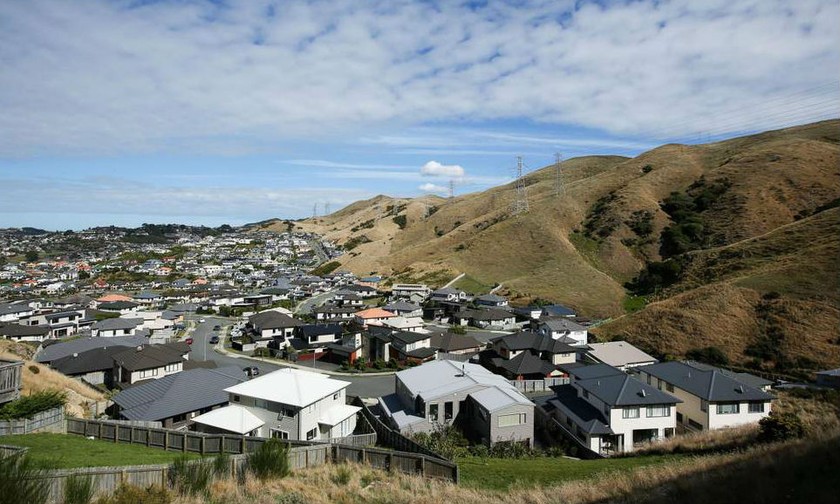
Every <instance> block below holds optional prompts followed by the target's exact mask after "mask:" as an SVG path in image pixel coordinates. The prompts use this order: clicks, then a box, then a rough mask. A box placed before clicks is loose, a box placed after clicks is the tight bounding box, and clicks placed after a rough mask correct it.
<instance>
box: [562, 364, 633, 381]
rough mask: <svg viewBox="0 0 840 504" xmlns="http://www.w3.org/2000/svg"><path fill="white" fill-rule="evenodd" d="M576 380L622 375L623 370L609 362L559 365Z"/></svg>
mask: <svg viewBox="0 0 840 504" xmlns="http://www.w3.org/2000/svg"><path fill="white" fill-rule="evenodd" d="M561 367H562V368H563V369H564V370H565V371H567V372H568V373H569V374H570V375H572V376H574V378H575V379H576V380H588V379H590V378H602V377H605V376H614V375H619V376H621V375H624V374H625V373H624V371H622V370H620V369H617V368H614V367H612V366H610V365H609V364H592V365H591V366H577V365H575V366H561Z"/></svg>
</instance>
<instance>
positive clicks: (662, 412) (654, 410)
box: [647, 405, 671, 417]
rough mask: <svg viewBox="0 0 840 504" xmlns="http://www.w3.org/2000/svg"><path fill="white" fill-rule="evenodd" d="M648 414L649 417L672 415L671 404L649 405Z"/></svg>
mask: <svg viewBox="0 0 840 504" xmlns="http://www.w3.org/2000/svg"><path fill="white" fill-rule="evenodd" d="M647 416H648V417H666V416H671V407H670V406H664V405H657V406H648V407H647Z"/></svg>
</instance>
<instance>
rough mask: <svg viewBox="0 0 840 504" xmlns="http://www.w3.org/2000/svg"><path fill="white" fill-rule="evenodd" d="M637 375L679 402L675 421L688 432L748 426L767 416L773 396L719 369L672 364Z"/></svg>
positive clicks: (645, 367)
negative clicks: (703, 368) (678, 399)
mask: <svg viewBox="0 0 840 504" xmlns="http://www.w3.org/2000/svg"><path fill="white" fill-rule="evenodd" d="M638 371H639V376H640V379H641V380H643V381H645V382H646V383H648V384H650V385H651V386H655V387H657V388H658V389H659V390H665V391H667V392H668V393H669V394H673V395H674V396H676V397H678V398H680V399H681V401H682V402H681V403H680V405H679V406H677V421H678V423H679V424H680V425H682V426H683V427H684V428H686V429H687V430H691V431H702V430H713V429H720V428H722V427H734V426H736V425H744V424H750V423H755V422H758V421H759V420H761V419H762V418H764V417H766V416H767V415H769V414H770V407H771V402H772V400H773V396H772V395H770V394H768V393H767V392H764V391H762V390H759V389H757V388H755V387H751V386H749V385H747V384H745V383H744V382H742V381H740V380H737V379H735V378H734V377H733V376H732V375H731V374H727V373H723V372H721V371H720V370H718V369H710V370H702V369H698V368H696V367H694V366H692V365H690V364H687V363H684V362H675V361H674V362H662V363H659V364H653V365H650V366H644V367H641V368H639V370H638Z"/></svg>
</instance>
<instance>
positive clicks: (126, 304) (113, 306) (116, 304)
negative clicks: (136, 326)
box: [99, 301, 140, 311]
mask: <svg viewBox="0 0 840 504" xmlns="http://www.w3.org/2000/svg"><path fill="white" fill-rule="evenodd" d="M138 306H140V305H139V304H137V303H132V302H131V301H112V302H110V303H102V304H101V305H99V309H100V310H106V311H107V310H130V309H131V308H137V307H138Z"/></svg>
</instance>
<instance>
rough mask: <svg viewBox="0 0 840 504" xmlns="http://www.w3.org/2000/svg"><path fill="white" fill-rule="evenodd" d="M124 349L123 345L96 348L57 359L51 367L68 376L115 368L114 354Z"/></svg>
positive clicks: (51, 363)
mask: <svg viewBox="0 0 840 504" xmlns="http://www.w3.org/2000/svg"><path fill="white" fill-rule="evenodd" d="M124 351H125V347H121V346H111V347H104V348H94V349H92V350H87V351H85V352H81V353H75V354H72V355H68V356H66V357H62V358H60V359H56V360H54V361H52V362H50V367H51V368H53V369H55V370H56V371H58V372H59V373H62V374H66V375H68V376H72V375H78V374H85V373H93V372H96V371H105V370H108V369H113V368H114V355H116V354H118V353H121V352H124Z"/></svg>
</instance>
